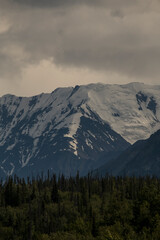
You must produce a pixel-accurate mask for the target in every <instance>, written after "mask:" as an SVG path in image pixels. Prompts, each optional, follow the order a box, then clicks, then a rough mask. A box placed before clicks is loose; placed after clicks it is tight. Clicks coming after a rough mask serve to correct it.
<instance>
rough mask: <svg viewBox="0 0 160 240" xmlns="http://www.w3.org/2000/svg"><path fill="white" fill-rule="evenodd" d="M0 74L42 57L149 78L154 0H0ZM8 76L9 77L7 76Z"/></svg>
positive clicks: (158, 37) (157, 20) (157, 50)
mask: <svg viewBox="0 0 160 240" xmlns="http://www.w3.org/2000/svg"><path fill="white" fill-rule="evenodd" d="M0 4H1V8H0V46H1V47H0V78H1V81H2V79H9V80H12V79H14V78H16V79H20V74H21V73H22V71H23V70H24V69H26V68H27V67H28V66H34V65H37V64H39V63H41V62H42V61H43V60H47V61H50V62H53V63H54V65H57V66H58V67H62V68H72V69H73V68H76V69H89V70H90V71H97V72H101V73H103V74H105V75H106V78H107V74H108V73H114V74H116V75H117V76H118V75H119V76H120V78H122V76H124V77H125V76H127V77H129V78H131V79H132V78H134V79H137V80H138V81H139V80H141V81H144V82H145V81H149V79H152V81H153V82H154V80H155V82H156V81H157V79H158V78H159V75H160V68H159V62H160V33H159V25H160V14H159V12H160V3H159V1H158V0H152V1H150V0H142V1H138V0H136V1H132V0H119V1H118V0H92V1H91V0H81V1H79V0H67V1H66V0H5V1H4V0H0ZM11 76H12V77H11Z"/></svg>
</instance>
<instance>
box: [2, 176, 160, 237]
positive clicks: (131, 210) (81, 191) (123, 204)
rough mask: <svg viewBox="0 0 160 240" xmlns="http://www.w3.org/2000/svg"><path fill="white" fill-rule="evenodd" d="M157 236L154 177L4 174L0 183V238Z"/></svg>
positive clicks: (158, 193) (159, 200)
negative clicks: (27, 176) (12, 175)
mask: <svg viewBox="0 0 160 240" xmlns="http://www.w3.org/2000/svg"><path fill="white" fill-rule="evenodd" d="M12 239H13V240H159V239H160V179H159V178H156V177H149V176H146V177H138V178H136V177H113V176H108V175H106V176H105V177H98V176H96V177H95V176H92V174H88V176H86V177H79V174H78V173H77V176H76V177H69V178H65V177H64V176H63V175H61V176H59V177H56V176H55V175H52V176H50V174H49V173H48V176H47V177H43V174H42V175H41V176H40V177H37V178H36V179H34V178H33V179H32V180H31V179H29V178H28V179H27V181H25V180H24V179H20V178H18V177H16V176H15V177H13V178H12V177H10V178H8V179H7V180H6V181H5V183H4V182H1V184H0V240H12Z"/></svg>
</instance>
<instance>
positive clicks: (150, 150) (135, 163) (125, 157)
mask: <svg viewBox="0 0 160 240" xmlns="http://www.w3.org/2000/svg"><path fill="white" fill-rule="evenodd" d="M98 172H99V173H101V174H102V175H104V174H105V173H106V172H108V173H112V174H113V175H130V176H131V175H135V176H145V175H154V176H160V130H158V131H157V132H156V133H154V134H152V135H151V136H150V138H148V139H147V140H140V141H137V142H136V143H135V144H133V145H132V146H130V147H129V148H128V149H127V150H125V151H124V152H123V153H122V154H121V155H120V156H119V157H118V158H116V159H114V160H112V161H110V162H108V163H107V164H105V165H104V166H103V167H101V168H100V169H99V170H98Z"/></svg>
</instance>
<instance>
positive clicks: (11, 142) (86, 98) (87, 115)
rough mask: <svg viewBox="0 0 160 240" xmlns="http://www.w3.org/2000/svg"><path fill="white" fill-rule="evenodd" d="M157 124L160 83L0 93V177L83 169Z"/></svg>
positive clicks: (104, 159)
mask: <svg viewBox="0 0 160 240" xmlns="http://www.w3.org/2000/svg"><path fill="white" fill-rule="evenodd" d="M159 128H160V86H150V85H145V84H142V83H130V84H126V85H104V84H90V85H86V86H76V87H74V88H72V87H69V88H58V89H56V90H55V91H53V92H52V93H50V94H44V93H42V94H40V95H37V96H33V97H16V96H14V95H4V96H3V97H1V98H0V169H1V176H6V175H11V174H14V173H16V174H17V175H19V176H27V175H35V174H37V173H41V172H42V171H44V172H46V171H47V170H48V169H50V170H52V171H54V172H56V173H62V172H63V173H64V174H65V175H67V176H69V175H70V174H72V175H74V174H75V173H76V172H77V170H79V171H80V173H81V174H86V173H87V171H88V170H91V169H94V168H97V167H99V166H101V165H102V164H104V163H105V162H107V161H109V160H110V159H111V158H113V157H116V156H118V155H119V154H120V153H121V152H122V151H123V150H125V149H126V148H128V146H129V145H130V144H131V143H134V142H135V141H137V140H139V139H145V138H147V137H149V136H150V134H152V133H154V132H155V131H156V130H157V129H159Z"/></svg>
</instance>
